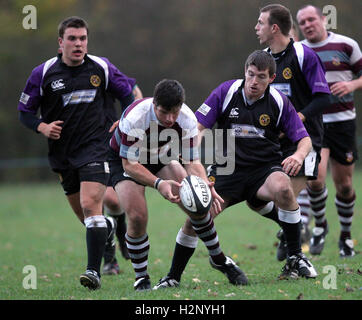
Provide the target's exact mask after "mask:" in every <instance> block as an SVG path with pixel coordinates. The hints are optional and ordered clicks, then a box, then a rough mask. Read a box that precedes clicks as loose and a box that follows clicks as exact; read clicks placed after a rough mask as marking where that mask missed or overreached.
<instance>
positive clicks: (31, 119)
mask: <svg viewBox="0 0 362 320" xmlns="http://www.w3.org/2000/svg"><path fill="white" fill-rule="evenodd" d="M19 120H20V122H21V123H22V124H23V125H24V126H25V127H27V128H29V129H31V130H33V131H35V132H36V133H39V132H40V131H39V130H38V127H39V125H40V124H41V123H42V120H41V119H39V118H38V117H37V116H36V115H35V114H33V113H30V112H24V111H20V113H19Z"/></svg>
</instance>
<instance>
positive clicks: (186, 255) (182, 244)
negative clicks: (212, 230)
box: [167, 228, 199, 282]
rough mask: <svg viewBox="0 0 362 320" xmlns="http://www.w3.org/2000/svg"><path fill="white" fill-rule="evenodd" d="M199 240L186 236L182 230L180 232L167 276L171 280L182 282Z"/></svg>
mask: <svg viewBox="0 0 362 320" xmlns="http://www.w3.org/2000/svg"><path fill="white" fill-rule="evenodd" d="M198 239H199V238H198V237H192V236H189V235H187V234H185V233H184V232H183V231H182V228H181V229H180V230H179V232H178V234H177V237H176V245H175V249H174V252H173V257H172V264H171V268H170V271H169V273H168V274H167V275H168V276H169V277H170V278H172V279H175V280H177V281H178V282H180V281H181V276H182V273H183V272H184V270H185V268H186V265H187V263H188V262H189V260H190V259H191V257H192V255H193V254H194V252H195V249H196V247H197V242H198Z"/></svg>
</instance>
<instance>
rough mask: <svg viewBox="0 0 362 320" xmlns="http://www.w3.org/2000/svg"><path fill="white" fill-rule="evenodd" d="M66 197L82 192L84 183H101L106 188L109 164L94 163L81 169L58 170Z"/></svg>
mask: <svg viewBox="0 0 362 320" xmlns="http://www.w3.org/2000/svg"><path fill="white" fill-rule="evenodd" d="M56 172H58V174H59V179H60V183H61V185H62V187H63V190H64V192H65V195H67V196H69V195H72V194H74V193H77V192H79V191H80V183H81V182H83V181H90V182H99V183H101V184H103V185H105V186H107V185H108V180H109V165H108V162H101V161H94V162H91V163H88V164H86V165H84V166H82V167H80V168H77V169H73V168H69V169H65V170H57V171H56Z"/></svg>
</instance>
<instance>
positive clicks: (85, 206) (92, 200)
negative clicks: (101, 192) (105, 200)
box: [80, 197, 102, 217]
mask: <svg viewBox="0 0 362 320" xmlns="http://www.w3.org/2000/svg"><path fill="white" fill-rule="evenodd" d="M80 205H81V207H82V210H83V213H84V216H86V217H87V216H89V215H91V214H95V213H98V214H99V213H100V212H102V201H101V199H99V198H98V197H83V198H82V199H81V201H80Z"/></svg>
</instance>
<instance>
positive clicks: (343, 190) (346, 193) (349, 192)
mask: <svg viewBox="0 0 362 320" xmlns="http://www.w3.org/2000/svg"><path fill="white" fill-rule="evenodd" d="M337 193H338V195H339V196H340V197H341V198H343V199H348V198H351V197H352V196H353V193H354V190H353V188H352V185H350V184H343V185H341V186H339V187H338V189H337Z"/></svg>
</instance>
